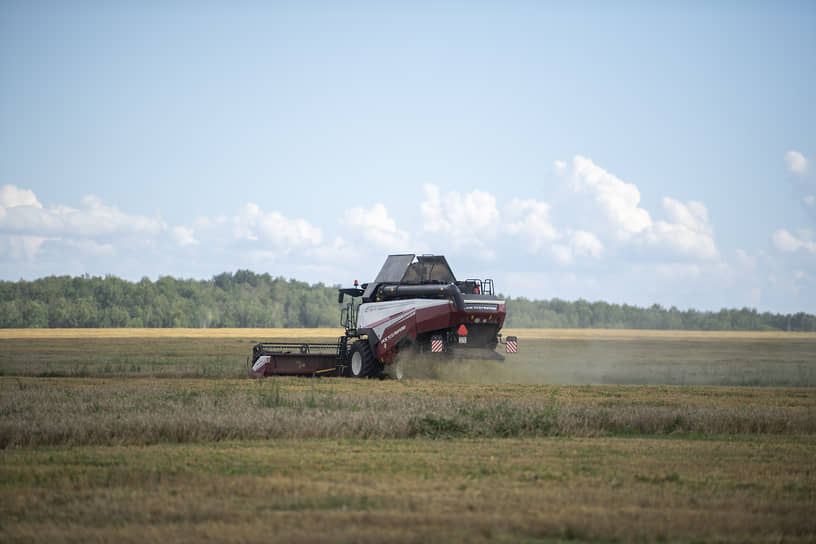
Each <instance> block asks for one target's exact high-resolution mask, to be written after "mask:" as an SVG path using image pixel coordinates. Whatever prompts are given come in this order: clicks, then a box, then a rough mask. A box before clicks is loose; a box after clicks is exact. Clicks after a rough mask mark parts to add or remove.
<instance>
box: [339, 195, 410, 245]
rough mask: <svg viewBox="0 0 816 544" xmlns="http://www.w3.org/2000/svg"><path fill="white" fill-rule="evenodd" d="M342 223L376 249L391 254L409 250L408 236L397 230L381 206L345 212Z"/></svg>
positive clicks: (357, 208)
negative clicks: (384, 250) (385, 250)
mask: <svg viewBox="0 0 816 544" xmlns="http://www.w3.org/2000/svg"><path fill="white" fill-rule="evenodd" d="M343 223H344V224H346V225H348V226H350V227H352V228H353V229H354V231H355V232H357V233H359V234H360V235H361V236H362V238H363V239H364V240H366V241H368V242H370V243H372V244H374V245H375V246H377V247H380V248H385V249H388V250H389V251H391V252H397V251H405V250H410V249H411V248H410V247H407V246H408V245H409V237H408V234H407V233H405V232H403V231H401V230H399V229H398V228H397V224H396V222H395V221H394V220H393V219H392V218H391V217H389V215H388V209H387V208H386V207H385V206H384V205H383V204H379V203H377V204H374V205H373V206H372V207H371V208H370V209H365V208H363V207H355V208H351V209H348V210H346V212H345V213H344V217H343Z"/></svg>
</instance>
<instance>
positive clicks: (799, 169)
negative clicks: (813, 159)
mask: <svg viewBox="0 0 816 544" xmlns="http://www.w3.org/2000/svg"><path fill="white" fill-rule="evenodd" d="M785 164H786V165H787V167H788V172H790V173H791V174H796V175H802V174H804V173H805V172H807V170H808V160H807V159H806V158H805V156H804V155H802V153H800V152H799V151H793V150H791V151H788V152H787V153H785Z"/></svg>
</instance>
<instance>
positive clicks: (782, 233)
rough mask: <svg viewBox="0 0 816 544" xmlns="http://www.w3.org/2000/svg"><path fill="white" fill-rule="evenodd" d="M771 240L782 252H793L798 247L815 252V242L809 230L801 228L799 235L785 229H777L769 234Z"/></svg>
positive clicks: (798, 248) (797, 249)
mask: <svg viewBox="0 0 816 544" xmlns="http://www.w3.org/2000/svg"><path fill="white" fill-rule="evenodd" d="M771 241H772V242H773V245H774V247H775V248H776V249H778V250H779V251H781V252H783V253H794V252H796V251H799V250H800V249H804V250H805V251H808V252H810V253H816V242H814V241H813V239H812V233H811V232H810V231H809V230H802V231H800V232H799V236H794V235H793V234H791V233H790V232H788V231H787V230H785V229H778V230H777V231H775V232H774V233H773V235H772V236H771Z"/></svg>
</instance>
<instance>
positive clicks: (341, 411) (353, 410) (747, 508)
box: [0, 329, 816, 542]
mask: <svg viewBox="0 0 816 544" xmlns="http://www.w3.org/2000/svg"><path fill="white" fill-rule="evenodd" d="M135 331H136V330H134V329H127V330H118V331H113V332H111V331H79V332H77V333H76V336H74V337H71V336H70V335H68V334H67V333H66V331H54V332H53V335H51V333H52V331H36V332H30V331H22V332H19V331H0V332H1V333H2V334H0V370H1V371H2V374H3V376H2V377H0V416H1V417H0V527H2V533H1V534H2V535H3V536H2V539H0V540H3V541H18V542H26V541H28V542H32V541H37V542H40V541H43V540H48V541H88V540H95V541H117V542H119V541H139V542H143V541H162V542H164V541H167V540H171V539H172V540H178V541H196V542H198V541H201V540H215V541H227V542H255V541H258V542H260V541H263V542H266V541H269V540H277V541H286V542H322V541H326V540H332V541H334V542H382V541H389V542H517V541H527V542H557V541H566V540H571V541H610V540H611V541H633V540H639V541H644V542H651V541H683V542H688V541H763V542H767V541H774V542H779V541H786V542H810V541H813V540H814V538H816V522H814V520H813V516H812V512H813V511H816V389H814V384H816V379H815V378H814V376H816V369H815V368H814V367H815V366H816V336H814V335H790V336H787V335H782V336H779V335H774V334H771V335H763V334H759V335H733V336H730V335H722V336H721V337H715V336H712V335H711V334H709V333H706V334H700V333H694V334H690V335H684V334H679V333H676V332H675V333H662V334H653V332H652V331H646V333H643V332H642V331H589V332H587V331H577V332H576V331H515V332H516V333H517V334H518V336H519V337H520V339H521V344H520V347H521V349H522V353H520V354H519V357H517V358H511V357H508V359H507V361H506V362H505V363H485V362H476V361H455V362H447V363H445V364H443V365H440V364H435V363H433V362H428V361H414V366H413V369H414V370H415V375H421V376H428V375H432V376H435V378H436V379H427V378H424V377H414V378H411V379H407V380H404V381H402V382H397V381H394V380H353V379H342V378H314V379H308V378H303V379H297V378H275V379H265V380H257V381H253V380H248V379H245V378H242V376H243V375H244V372H245V366H244V365H245V358H246V355H247V354H248V352H249V350H250V348H251V346H252V344H253V343H254V342H255V341H258V340H267V339H270V338H285V339H293V340H298V341H303V340H305V339H311V338H315V339H317V340H320V341H326V340H327V339H330V338H333V337H334V336H336V331H329V332H327V331H318V333H319V334H318V333H315V331H311V334H310V333H309V332H308V331H268V330H266V331H258V336H254V332H255V331H246V330H244V331H240V333H239V332H237V331H215V333H214V334H213V335H212V336H206V335H199V332H201V331H195V333H193V332H188V331H181V334H182V336H166V334H167V332H168V331H166V330H163V331H141V336H139V335H138V334H137V333H136V332H135ZM207 332H212V331H207ZM126 333H127V334H126ZM106 334H107V335H112V336H105V335H106ZM128 334H129V335H130V336H128ZM320 335H323V336H320ZM559 335H560V336H559ZM735 383H736V384H742V383H746V384H749V385H750V386H747V387H746V386H743V385H738V386H735V385H734V384H735ZM758 386H764V387H758Z"/></svg>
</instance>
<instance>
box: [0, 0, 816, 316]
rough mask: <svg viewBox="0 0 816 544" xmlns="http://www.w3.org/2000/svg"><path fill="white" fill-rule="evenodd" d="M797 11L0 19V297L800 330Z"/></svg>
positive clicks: (564, 9)
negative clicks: (741, 310)
mask: <svg viewBox="0 0 816 544" xmlns="http://www.w3.org/2000/svg"><path fill="white" fill-rule="evenodd" d="M814 29H816V4H814V3H813V2H784V3H771V2H688V3H656V2H643V3H640V2H622V3H608V2H564V3H548V2H494V3H491V2H461V3H459V2H442V3H430V2H428V3H425V2H406V3H391V4H386V3H373V2H371V3H368V2H349V3H339V2H326V3H320V2H317V3H304V2H291V3H273V2H237V3H227V2H223V3H218V2H186V1H182V2H168V3H160V2H144V3H124V2H123V3H110V2H108V3H106V2H70V3H68V2H3V3H2V4H0V78H1V79H2V82H3V83H2V84H1V85H0V279H7V280H18V279H20V278H25V279H34V278H38V277H43V276H47V275H52V274H56V275H63V274H69V275H78V274H86V273H87V274H92V275H104V274H114V275H118V276H121V277H124V278H127V279H134V280H138V279H140V278H141V277H143V276H148V277H151V278H154V279H155V278H157V277H158V276H160V275H172V276H177V277H190V278H209V277H211V276H212V275H214V274H217V273H220V272H223V271H233V270H236V269H238V268H249V269H251V270H254V271H256V272H269V273H270V274H273V275H276V276H277V275H283V276H285V277H291V278H297V279H300V280H304V281H309V282H318V281H322V282H324V283H327V284H335V283H350V282H351V281H353V280H354V279H359V280H360V281H366V280H368V279H371V278H373V276H374V275H375V274H376V272H377V270H378V268H379V266H380V264H381V263H382V261H383V260H384V258H385V255H387V254H388V253H404V252H427V253H443V254H445V255H447V256H448V259H449V261H450V262H451V263H452V265H453V266H454V271H455V272H456V273H457V274H458V275H459V276H463V277H464V276H467V277H488V276H489V277H493V278H494V279H495V280H496V283H497V286H498V288H499V290H500V291H502V292H503V293H505V294H509V295H513V296H527V297H529V298H552V297H559V298H564V299H570V300H572V299H577V298H585V299H589V300H607V301H611V302H619V303H624V302H625V303H630V304H638V305H650V304H653V303H659V304H662V305H664V306H671V305H676V306H678V307H680V308H690V307H693V308H698V309H704V310H710V309H714V310H716V309H719V308H721V307H743V306H748V307H755V308H757V309H759V310H763V311H764V310H771V311H783V312H793V311H808V312H812V313H813V312H816V290H815V289H814V288H815V287H816V237H814V226H816V225H814V223H815V222H816V164H814V161H816V108H814V103H816V100H814V98H816V92H815V91H814V89H816V31H814Z"/></svg>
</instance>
